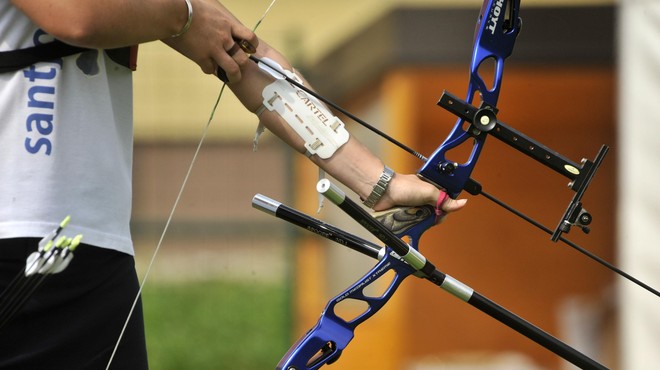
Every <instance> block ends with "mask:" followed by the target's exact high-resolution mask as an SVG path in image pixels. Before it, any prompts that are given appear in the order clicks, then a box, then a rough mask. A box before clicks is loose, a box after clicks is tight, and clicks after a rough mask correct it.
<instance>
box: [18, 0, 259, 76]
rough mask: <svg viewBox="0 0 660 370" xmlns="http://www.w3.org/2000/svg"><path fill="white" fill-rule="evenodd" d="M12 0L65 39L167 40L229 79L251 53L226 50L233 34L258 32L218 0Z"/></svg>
mask: <svg viewBox="0 0 660 370" xmlns="http://www.w3.org/2000/svg"><path fill="white" fill-rule="evenodd" d="M189 1H190V4H191V6H192V10H193V12H192V14H193V16H192V22H191V24H190V28H189V29H188V31H187V32H186V33H184V34H183V35H181V36H178V37H174V38H173V37H172V35H175V34H178V33H179V32H180V31H181V30H182V29H183V27H184V25H185V24H186V22H187V21H188V6H187V3H186V1H185V0H11V2H12V4H13V5H14V6H16V7H17V8H18V9H20V10H21V11H22V12H23V13H24V14H25V15H27V16H28V17H29V18H30V19H31V20H32V21H33V22H34V23H35V24H37V25H39V27H41V28H42V29H43V30H44V31H46V32H47V33H49V34H50V35H52V36H53V37H55V38H57V39H58V40H61V41H63V42H65V43H68V44H71V45H75V46H81V47H88V48H99V49H109V48H117V47H123V46H130V45H137V44H140V43H144V42H148V41H154V40H163V42H165V43H166V44H168V45H169V46H171V47H172V48H174V49H175V50H177V51H179V52H180V53H182V54H183V55H185V56H186V57H188V58H189V59H191V60H192V61H194V62H195V63H197V64H198V65H199V66H200V68H201V69H202V70H203V71H204V72H205V73H209V74H212V73H215V71H216V68H217V67H218V66H220V67H221V68H222V69H224V70H225V72H226V73H227V75H228V77H229V80H230V81H237V80H239V79H240V77H241V75H240V74H241V69H240V68H241V66H242V65H244V64H246V63H247V55H246V54H245V53H244V52H243V51H242V50H241V51H238V52H237V53H236V54H235V55H234V56H233V58H232V57H230V56H229V55H228V54H227V51H226V50H229V49H230V48H231V47H232V45H233V44H234V41H233V39H235V38H236V39H242V40H247V41H248V42H251V43H252V44H253V45H254V46H255V47H256V45H257V43H258V40H257V37H256V36H255V35H254V33H252V31H250V29H248V28H247V27H245V26H244V25H243V24H241V23H240V22H239V21H238V20H237V19H236V18H235V17H234V16H233V15H232V14H231V13H230V12H229V11H228V10H227V9H226V8H225V7H224V6H222V4H220V3H219V2H218V1H216V0H189Z"/></svg>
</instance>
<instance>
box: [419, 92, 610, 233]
mask: <svg viewBox="0 0 660 370" xmlns="http://www.w3.org/2000/svg"><path fill="white" fill-rule="evenodd" d="M438 105H439V106H441V107H442V108H444V109H446V110H447V111H449V112H451V113H453V114H454V115H456V116H458V117H459V121H461V122H468V123H469V124H470V125H469V126H468V127H467V128H466V129H465V131H464V133H465V135H466V137H467V136H469V137H471V138H473V139H474V141H475V146H476V145H477V144H476V143H482V144H483V142H484V140H486V135H487V134H490V135H492V136H494V137H496V138H497V139H499V140H500V141H502V142H503V143H505V144H507V145H509V146H511V147H512V148H515V149H517V150H518V151H520V152H521V153H523V154H525V155H527V156H529V157H531V158H533V159H535V160H536V161H538V162H539V163H541V164H543V165H545V166H546V167H549V168H550V169H552V170H554V171H555V172H557V173H559V174H561V175H563V176H565V177H567V178H568V179H569V180H571V182H570V183H569V187H570V188H571V189H572V190H573V191H575V196H574V197H573V199H572V200H571V202H570V203H569V205H568V207H567V209H566V212H565V213H564V215H563V216H562V218H561V220H560V221H559V224H558V225H557V227H556V228H555V230H554V232H553V233H552V241H553V242H556V241H557V240H559V238H560V237H561V234H562V233H568V232H569V231H570V229H571V226H578V227H579V228H580V229H581V230H582V231H583V232H585V233H588V232H589V227H588V225H589V224H590V223H591V220H592V217H591V214H589V213H588V212H587V211H586V210H585V209H584V208H583V207H582V202H581V201H580V200H581V199H582V196H583V195H584V192H585V191H586V190H587V187H588V186H589V183H590V182H591V180H592V179H593V177H594V175H595V174H596V171H597V170H598V167H599V166H600V164H601V163H602V162H603V159H604V158H605V155H606V154H607V151H608V149H609V148H608V147H607V146H606V145H603V146H602V147H601V148H600V151H599V152H598V154H597V155H596V158H595V159H594V160H593V161H590V160H587V159H583V160H582V161H581V163H580V164H577V163H575V162H573V161H571V160H570V159H567V158H566V157H564V156H563V155H561V154H559V153H557V152H555V151H554V150H551V149H550V148H548V147H546V146H545V145H543V144H541V143H539V142H538V141H536V140H534V139H532V138H530V137H528V136H526V135H525V134H523V133H522V132H520V131H518V130H516V129H514V128H512V127H510V126H508V125H506V124H505V123H503V122H500V121H498V120H497V112H498V110H497V108H496V107H494V106H491V105H489V104H488V103H486V102H482V103H481V106H480V107H479V108H476V107H474V106H473V105H471V104H469V103H467V102H466V101H463V100H461V99H459V98H457V97H456V96H454V95H452V94H450V93H448V92H446V91H445V92H444V93H443V94H442V97H441V98H440V100H439V101H438ZM439 153H442V152H439ZM435 158H441V159H437V160H436V159H435ZM429 163H435V166H431V165H429ZM459 166H460V165H459V164H457V163H456V162H451V161H448V160H446V159H443V158H442V157H441V156H438V155H436V156H434V157H431V159H430V160H429V161H428V162H427V165H425V166H424V167H423V168H422V170H421V171H420V173H419V174H420V176H422V177H424V178H425V179H427V180H428V181H430V182H433V183H435V184H438V185H439V184H451V185H454V187H453V188H452V189H451V190H450V189H448V191H449V192H451V194H452V195H454V196H456V195H458V193H459V192H460V190H462V189H465V190H466V191H467V192H468V193H470V194H472V195H479V194H481V193H482V189H481V185H480V184H479V183H478V182H476V181H474V180H473V179H471V178H470V177H469V175H470V174H469V172H467V171H463V172H460V173H459V172H458V171H457V169H458V168H459ZM466 168H467V167H466Z"/></svg>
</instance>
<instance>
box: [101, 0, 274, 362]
mask: <svg viewBox="0 0 660 370" xmlns="http://www.w3.org/2000/svg"><path fill="white" fill-rule="evenodd" d="M275 2H277V0H272V1H271V3H270V5H269V6H268V8H266V11H265V12H264V14H263V15H262V16H261V18H259V21H257V23H256V25H255V26H254V28H253V29H252V32H255V31H256V30H257V28H258V27H259V25H260V24H261V22H262V21H263V20H264V18H266V16H267V15H268V13H269V12H270V10H271V8H272V7H273V5H274V4H275ZM226 87H227V84H226V83H223V84H222V87H221V88H220V92H219V93H218V97H217V98H216V101H215V104H214V105H213V109H212V110H211V114H210V115H209V119H208V121H207V122H206V125H205V126H204V129H203V131H202V137H201V138H200V140H199V143H198V144H197V149H196V150H195V154H194V155H193V158H192V161H191V162H190V165H189V166H188V171H187V172H186V176H185V177H184V179H183V183H182V184H181V187H180V188H179V193H178V194H177V196H176V200H175V201H174V205H173V206H172V209H171V210H170V214H169V216H168V217H167V221H166V222H165V227H164V228H163V232H162V233H161V235H160V239H159V240H158V244H156V248H155V250H154V253H153V254H152V255H151V260H150V261H149V264H148V265H147V269H146V271H145V273H144V277H143V278H142V282H141V283H140V288H139V289H138V292H137V294H136V295H135V299H134V300H133V304H132V305H131V309H130V310H129V312H128V316H127V317H126V321H125V322H124V326H123V327H122V329H121V332H120V333H119V338H118V339H117V342H116V343H115V347H114V349H113V350H112V354H111V355H110V359H109V360H108V364H107V366H106V368H105V369H106V370H109V369H110V365H111V364H112V360H113V359H114V357H115V354H116V353H117V349H118V348H119V344H120V343H121V340H122V338H123V336H124V333H125V332H126V328H127V327H128V323H129V321H130V319H131V316H133V312H134V311H135V307H136V306H137V303H138V301H139V300H140V296H141V295H142V290H143V288H144V285H145V284H146V282H147V278H148V277H149V273H150V272H151V268H152V267H153V265H154V261H155V260H156V255H158V252H159V251H160V248H161V246H162V244H163V240H164V239H165V234H167V230H168V229H169V227H170V223H171V222H172V218H173V217H174V212H175V211H176V209H177V207H178V205H179V201H180V200H181V196H182V195H183V191H184V189H185V188H186V184H187V183H188V179H189V178H190V174H191V173H192V169H193V166H194V165H195V162H196V161H197V156H198V155H199V152H200V150H201V148H202V144H203V143H204V140H205V139H206V135H207V134H208V131H209V128H210V127H211V122H212V121H213V117H214V116H215V111H216V109H217V108H218V104H219V103H220V99H221V98H222V94H223V93H224V91H225V88H226Z"/></svg>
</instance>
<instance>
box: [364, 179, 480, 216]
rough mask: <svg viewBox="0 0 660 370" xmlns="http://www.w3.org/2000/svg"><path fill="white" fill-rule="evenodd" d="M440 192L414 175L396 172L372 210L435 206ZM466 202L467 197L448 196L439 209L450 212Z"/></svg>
mask: <svg viewBox="0 0 660 370" xmlns="http://www.w3.org/2000/svg"><path fill="white" fill-rule="evenodd" d="M440 192H441V190H440V189H438V188H436V187H435V186H433V185H432V184H430V183H428V182H426V181H423V180H422V179H420V178H419V177H418V176H416V175H407V174H400V173H397V174H396V175H395V176H394V178H393V179H392V182H391V183H390V186H389V187H388V188H387V191H386V192H385V194H384V195H383V197H382V198H381V199H380V201H379V202H378V203H376V205H375V207H374V210H375V211H382V210H386V209H389V208H392V207H395V206H421V205H432V206H434V207H436V206H437V202H438V199H440V195H441V193H440ZM466 203H467V199H458V200H457V199H451V198H448V199H447V200H446V201H445V202H443V203H442V204H441V205H440V209H441V210H442V211H444V212H446V213H451V212H455V211H458V210H460V209H462V208H463V207H464V206H465V204H466Z"/></svg>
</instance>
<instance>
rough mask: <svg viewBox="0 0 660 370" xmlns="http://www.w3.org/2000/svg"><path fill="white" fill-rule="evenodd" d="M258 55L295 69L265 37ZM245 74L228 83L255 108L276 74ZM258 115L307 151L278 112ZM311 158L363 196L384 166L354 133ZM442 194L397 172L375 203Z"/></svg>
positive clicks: (452, 205)
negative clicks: (333, 148) (332, 151)
mask: <svg viewBox="0 0 660 370" xmlns="http://www.w3.org/2000/svg"><path fill="white" fill-rule="evenodd" d="M255 56H257V57H260V58H263V57H268V58H270V59H273V60H275V61H276V62H277V63H279V64H280V65H281V66H282V67H283V68H284V69H286V70H292V66H291V65H290V64H289V63H288V61H287V60H286V59H285V58H284V57H283V56H282V55H281V54H280V53H279V52H277V51H276V50H275V49H273V48H271V47H270V46H269V45H268V44H267V43H266V42H264V41H263V40H262V41H260V42H259V47H258V49H257V53H256V54H255ZM242 75H243V78H242V79H241V81H239V82H237V83H231V84H229V87H230V88H231V89H232V91H233V92H234V94H235V95H236V96H237V97H238V99H239V100H240V101H241V102H242V103H243V105H245V107H246V108H247V109H248V110H250V111H252V112H256V111H257V110H258V109H259V108H260V107H261V105H262V102H263V97H262V91H263V89H264V87H265V86H267V85H269V84H270V83H272V82H273V77H271V76H270V75H269V74H267V73H265V72H263V71H262V70H261V69H260V68H259V67H258V66H257V65H256V64H254V63H248V64H246V65H245V66H244V67H243V74H242ZM301 77H302V76H301ZM305 85H306V86H308V87H309V84H308V83H307V82H305ZM259 117H260V122H261V123H262V124H263V125H264V126H265V127H266V128H268V129H269V130H270V131H271V132H273V133H274V134H275V135H277V136H278V137H280V138H281V139H282V140H284V141H285V142H286V143H288V144H289V145H290V146H291V147H293V148H294V149H296V150H297V151H299V152H301V153H304V152H305V148H304V141H303V139H302V138H301V137H300V136H298V134H297V133H296V132H295V131H294V130H293V129H292V128H291V127H290V126H289V125H288V124H287V123H286V122H285V121H284V120H283V119H282V118H281V117H280V115H279V114H277V113H275V112H270V111H268V110H265V111H263V113H261V115H260V116H259ZM310 159H311V160H312V161H313V162H314V163H315V164H317V165H318V166H319V167H321V168H323V169H324V170H325V171H326V172H328V173H329V174H331V175H332V176H333V177H335V178H336V179H337V180H339V181H340V182H341V183H343V184H344V185H346V186H348V187H349V188H350V189H351V190H353V191H354V192H355V193H357V194H358V195H359V196H360V197H361V198H362V199H366V198H367V197H368V196H369V194H370V193H371V191H372V189H373V187H374V184H375V183H376V182H377V181H378V179H379V178H380V175H381V173H382V171H383V168H384V164H383V163H382V162H381V160H380V159H379V158H378V157H376V156H375V155H374V154H373V153H371V152H370V151H369V150H368V149H367V148H366V147H365V146H364V145H362V144H361V143H360V142H359V141H358V140H357V139H356V138H355V137H353V136H351V137H350V139H349V141H348V142H347V143H346V144H344V145H343V146H341V147H340V148H339V149H338V150H337V151H336V152H335V154H334V155H333V156H332V157H330V158H328V159H321V158H319V157H318V156H316V155H312V156H311V157H310ZM439 196H440V190H439V189H437V188H436V187H435V186H433V185H431V184H430V183H427V182H425V181H423V180H421V179H420V178H419V177H417V176H416V175H411V174H399V173H397V174H396V175H395V176H394V178H393V179H392V181H391V182H390V185H389V187H388V188H387V191H386V192H385V194H384V196H383V197H382V198H381V199H380V201H378V202H377V203H376V205H375V206H374V209H375V210H384V209H389V208H391V207H393V206H417V205H424V204H429V205H433V206H435V205H436V203H437V201H438V198H439ZM464 204H465V200H460V201H455V200H449V201H447V202H445V204H444V205H443V210H444V211H446V212H451V211H454V210H457V209H459V208H461V207H462V206H463V205H464Z"/></svg>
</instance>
